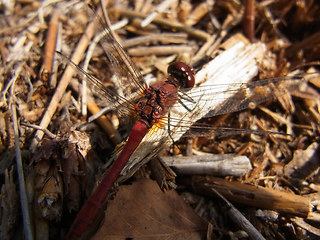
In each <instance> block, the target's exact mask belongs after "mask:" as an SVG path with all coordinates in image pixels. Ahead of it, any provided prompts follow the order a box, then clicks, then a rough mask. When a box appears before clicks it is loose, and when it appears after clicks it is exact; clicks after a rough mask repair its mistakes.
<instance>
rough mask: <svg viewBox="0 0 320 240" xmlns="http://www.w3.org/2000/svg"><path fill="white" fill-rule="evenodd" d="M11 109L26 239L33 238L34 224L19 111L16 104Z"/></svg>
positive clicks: (30, 239) (31, 239)
mask: <svg viewBox="0 0 320 240" xmlns="http://www.w3.org/2000/svg"><path fill="white" fill-rule="evenodd" d="M11 110H12V121H13V131H14V141H15V150H16V164H17V171H18V179H19V193H20V202H21V210H22V217H23V226H24V231H25V237H26V239H27V240H33V233H32V226H31V221H30V212H29V206H28V203H29V201H28V197H27V192H26V186H25V181H24V172H23V164H22V158H21V151H20V146H19V129H18V120H17V111H16V106H15V104H12V105H11Z"/></svg>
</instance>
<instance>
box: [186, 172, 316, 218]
mask: <svg viewBox="0 0 320 240" xmlns="http://www.w3.org/2000/svg"><path fill="white" fill-rule="evenodd" d="M192 188H193V189H194V190H195V191H196V192H198V193H201V194H208V195H212V188H214V189H215V190H217V191H218V192H219V193H221V194H222V195H223V196H224V197H225V198H227V199H228V200H231V201H235V202H239V203H242V204H246V205H249V206H255V207H258V208H264V209H270V210H274V211H279V212H282V213H287V214H291V215H295V216H299V217H303V218H307V217H308V215H309V214H310V213H312V212H311V209H312V204H311V201H310V199H308V198H306V197H303V196H300V195H296V194H293V193H288V192H280V191H276V190H273V189H269V188H264V187H260V186H253V185H249V184H243V183H240V182H229V181H226V180H224V179H221V178H215V177H200V176H198V177H193V178H192Z"/></svg>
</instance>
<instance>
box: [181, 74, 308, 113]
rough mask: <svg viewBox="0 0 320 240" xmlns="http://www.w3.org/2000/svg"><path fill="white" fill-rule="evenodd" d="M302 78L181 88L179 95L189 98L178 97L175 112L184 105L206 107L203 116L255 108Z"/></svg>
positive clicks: (288, 89) (284, 91)
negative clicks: (205, 112)
mask: <svg viewBox="0 0 320 240" xmlns="http://www.w3.org/2000/svg"><path fill="white" fill-rule="evenodd" d="M303 79H304V78H303V77H302V76H292V77H279V78H272V79H264V80H260V81H255V82H251V83H234V84H228V85H224V84H221V85H220V84H219V85H203V86H199V87H196V88H193V89H190V90H188V89H185V90H182V92H183V95H182V96H188V97H181V98H180V101H179V104H176V105H175V109H176V110H175V111H176V112H177V113H179V112H180V113H182V114H183V112H185V110H184V108H186V107H187V110H188V109H189V110H194V109H196V108H200V109H203V111H205V110H206V109H207V110H208V112H207V114H206V115H205V117H211V116H216V115H220V114H225V113H230V112H237V111H241V110H243V109H246V108H248V107H251V108H254V107H255V106H257V105H259V104H261V103H263V102H266V101H268V100H272V99H276V98H278V97H280V96H281V95H284V94H285V93H286V92H287V91H290V90H293V89H294V88H296V87H297V86H298V84H299V83H301V81H302V80H303ZM180 95H181V94H180ZM208 106H209V107H208Z"/></svg>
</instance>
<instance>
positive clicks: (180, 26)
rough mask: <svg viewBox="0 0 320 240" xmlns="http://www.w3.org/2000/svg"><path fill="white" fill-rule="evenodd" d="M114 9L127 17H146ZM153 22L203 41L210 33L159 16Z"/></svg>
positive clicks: (145, 15) (133, 12) (141, 14)
mask: <svg viewBox="0 0 320 240" xmlns="http://www.w3.org/2000/svg"><path fill="white" fill-rule="evenodd" d="M116 11H118V12H119V13H120V15H122V16H125V17H128V18H146V17H147V14H143V13H138V12H135V11H130V10H125V9H116ZM153 23H156V24H159V25H162V26H167V27H170V28H172V29H176V30H178V31H181V32H186V33H188V34H189V35H190V36H193V37H195V38H198V39H201V40H204V41H206V40H208V38H209V37H210V35H209V34H208V33H206V32H204V31H201V30H198V29H195V28H192V27H188V26H185V25H183V24H181V23H179V22H174V21H171V20H167V19H163V18H159V17H157V18H155V19H154V20H153Z"/></svg>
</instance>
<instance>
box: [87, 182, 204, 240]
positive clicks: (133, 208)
mask: <svg viewBox="0 0 320 240" xmlns="http://www.w3.org/2000/svg"><path fill="white" fill-rule="evenodd" d="M105 214H106V217H105V219H104V222H103V225H102V226H101V228H100V229H99V231H98V232H97V233H96V234H95V236H94V237H93V239H95V240H100V239H104V240H105V239H128V238H130V239H152V240H154V239H167V240H168V239H176V240H178V239H204V238H205V236H206V232H207V223H206V222H205V221H204V220H203V219H202V218H200V217H199V216H198V215H197V214H196V213H195V212H194V211H193V209H192V208H191V207H190V206H189V205H187V204H186V203H185V202H184V201H183V199H182V198H181V197H180V196H179V195H178V194H177V193H176V192H175V191H174V190H171V191H167V192H162V191H161V190H160V189H159V187H158V185H157V183H156V182H155V181H151V180H149V179H141V180H138V181H136V182H134V183H133V184H132V185H130V186H121V187H120V190H119V192H118V193H117V195H116V197H115V199H114V200H112V201H110V202H109V203H108V208H107V210H106V212H105Z"/></svg>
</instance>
